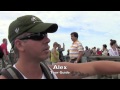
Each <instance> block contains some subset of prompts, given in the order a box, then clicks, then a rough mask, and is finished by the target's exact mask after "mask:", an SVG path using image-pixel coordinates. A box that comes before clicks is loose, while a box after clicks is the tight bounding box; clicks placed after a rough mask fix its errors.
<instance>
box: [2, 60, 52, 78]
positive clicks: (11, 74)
mask: <svg viewBox="0 0 120 90" xmlns="http://www.w3.org/2000/svg"><path fill="white" fill-rule="evenodd" d="M40 66H41V68H42V71H43V72H44V74H45V77H46V78H47V79H54V76H53V74H52V73H51V71H50V69H49V67H48V66H47V65H46V64H45V63H44V62H40ZM0 74H1V75H3V76H5V77H6V78H7V79H24V77H23V76H22V75H21V73H20V72H19V71H18V70H17V69H16V68H14V67H13V66H9V67H7V68H4V69H2V70H1V72H0Z"/></svg>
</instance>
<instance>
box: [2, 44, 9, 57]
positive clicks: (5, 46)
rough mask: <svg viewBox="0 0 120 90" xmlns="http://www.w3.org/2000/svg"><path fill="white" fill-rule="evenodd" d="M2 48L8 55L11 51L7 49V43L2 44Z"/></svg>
mask: <svg viewBox="0 0 120 90" xmlns="http://www.w3.org/2000/svg"><path fill="white" fill-rule="evenodd" d="M1 48H2V50H5V52H6V55H8V53H9V52H8V50H7V44H5V43H3V44H1Z"/></svg>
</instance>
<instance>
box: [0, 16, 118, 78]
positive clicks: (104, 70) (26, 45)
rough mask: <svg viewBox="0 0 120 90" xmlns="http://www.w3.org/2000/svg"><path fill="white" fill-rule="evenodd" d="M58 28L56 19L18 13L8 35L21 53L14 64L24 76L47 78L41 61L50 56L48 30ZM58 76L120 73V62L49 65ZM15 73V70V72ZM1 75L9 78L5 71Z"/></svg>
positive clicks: (18, 53) (71, 76) (52, 30)
mask: <svg viewBox="0 0 120 90" xmlns="http://www.w3.org/2000/svg"><path fill="white" fill-rule="evenodd" d="M57 29H58V25H57V24H55V23H45V22H42V21H41V20H40V19H39V18H38V17H36V16H34V15H25V16H21V17H18V18H17V19H16V20H15V21H13V22H12V23H11V24H10V26H9V31H8V39H9V41H10V43H11V45H12V48H13V49H14V52H15V54H16V56H17V62H16V63H15V64H14V65H13V67H14V68H15V69H16V70H17V71H18V72H19V73H21V75H22V76H23V77H24V79H46V77H45V75H44V74H45V72H43V71H42V68H41V66H40V62H42V61H44V60H46V59H47V58H48V57H49V54H50V51H49V45H48V43H49V42H50V39H49V38H48V36H47V34H48V33H54V32H56V31H57ZM48 67H49V69H50V70H51V74H52V75H53V76H54V79H80V78H83V77H88V76H92V75H96V74H117V73H120V63H119V62H114V61H94V62H87V63H79V64H78V63H69V62H59V63H57V64H54V65H51V66H48ZM14 76H15V74H14ZM0 79H7V77H5V76H4V75H1V76H0Z"/></svg>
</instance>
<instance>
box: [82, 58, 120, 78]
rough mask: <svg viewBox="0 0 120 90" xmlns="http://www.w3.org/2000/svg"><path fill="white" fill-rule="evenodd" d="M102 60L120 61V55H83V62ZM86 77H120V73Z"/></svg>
mask: <svg viewBox="0 0 120 90" xmlns="http://www.w3.org/2000/svg"><path fill="white" fill-rule="evenodd" d="M100 60H109V61H117V62H120V56H89V57H82V63H85V62H92V61H100ZM84 79H120V74H117V75H96V76H91V77H86V78H84Z"/></svg>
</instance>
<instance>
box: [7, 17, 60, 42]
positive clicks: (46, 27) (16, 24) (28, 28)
mask: <svg viewBox="0 0 120 90" xmlns="http://www.w3.org/2000/svg"><path fill="white" fill-rule="evenodd" d="M57 29H58V25H57V24H55V23H44V22H42V20H40V19H39V18H38V17H36V16H33V15H25V16H21V17H18V18H17V19H16V20H15V21H13V22H12V23H11V24H10V26H9V31H8V39H9V41H10V43H11V44H12V43H13V41H14V40H15V38H16V37H17V36H19V35H21V34H23V33H25V32H28V33H39V32H44V31H46V32H48V33H53V32H56V31H57Z"/></svg>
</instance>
